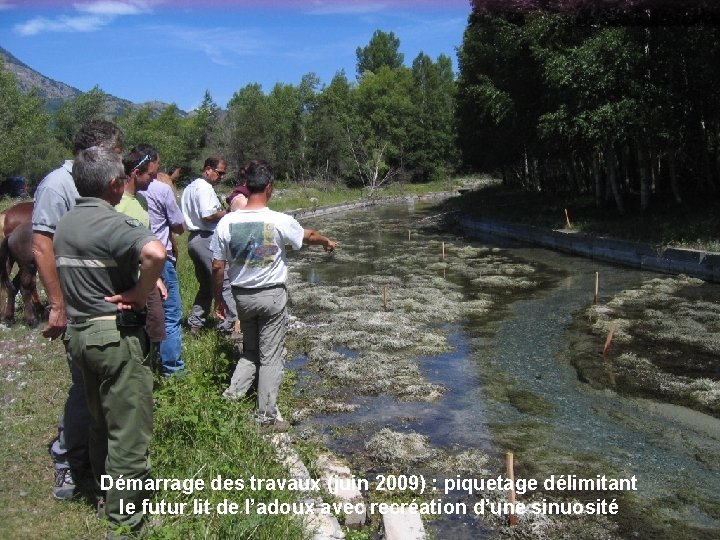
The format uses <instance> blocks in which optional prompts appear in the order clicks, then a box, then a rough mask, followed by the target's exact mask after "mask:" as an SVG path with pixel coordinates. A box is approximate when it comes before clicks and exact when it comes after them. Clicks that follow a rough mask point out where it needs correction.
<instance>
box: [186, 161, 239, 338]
mask: <svg viewBox="0 0 720 540" xmlns="http://www.w3.org/2000/svg"><path fill="white" fill-rule="evenodd" d="M226 171H227V163H226V162H225V160H224V159H223V158H222V157H220V156H212V157H209V158H207V159H206V160H205V164H204V166H203V173H202V176H201V177H199V178H197V179H195V180H194V181H193V182H192V183H191V184H190V185H189V186H187V187H186V188H185V190H184V191H183V194H182V198H181V200H180V208H181V209H182V212H183V214H184V215H185V228H186V229H187V230H188V231H189V232H190V237H189V239H188V255H190V259H191V260H192V262H193V266H194V267H195V278H196V279H197V280H198V285H199V288H198V292H197V294H196V295H195V300H194V301H193V306H192V308H191V309H190V314H189V316H188V319H187V323H188V326H189V327H190V334H191V335H197V334H198V333H199V332H200V330H201V329H202V328H203V327H204V326H205V322H206V320H207V317H208V316H209V315H210V306H211V305H212V300H213V291H212V258H213V256H212V251H210V239H211V238H212V235H213V233H214V232H215V227H216V226H217V223H218V221H220V219H221V218H222V217H223V216H224V215H225V210H223V207H222V203H221V202H220V199H219V198H218V196H217V194H216V193H215V186H216V185H218V184H219V183H220V182H221V181H222V179H223V176H225V172H226ZM226 285H227V286H226V287H225V288H224V289H225V290H224V291H223V295H224V296H225V299H226V301H227V302H228V303H230V304H232V305H233V306H234V300H233V298H232V292H231V290H230V286H229V282H227V280H226ZM234 323H235V320H234V318H233V317H232V316H230V317H227V319H226V320H225V321H221V322H220V328H221V330H223V331H226V332H232V328H233V325H234Z"/></svg>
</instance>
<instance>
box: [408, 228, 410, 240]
mask: <svg viewBox="0 0 720 540" xmlns="http://www.w3.org/2000/svg"><path fill="white" fill-rule="evenodd" d="M409 241H410V229H408V242H409Z"/></svg>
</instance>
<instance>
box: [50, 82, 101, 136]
mask: <svg viewBox="0 0 720 540" xmlns="http://www.w3.org/2000/svg"><path fill="white" fill-rule="evenodd" d="M106 105H107V94H106V93H105V92H103V91H102V89H101V88H100V87H99V86H95V87H94V88H93V89H92V90H90V91H88V92H85V93H84V94H80V95H79V96H77V97H76V98H75V99H73V100H71V101H65V102H63V104H62V105H60V108H59V109H58V110H57V112H56V113H55V122H54V132H55V137H56V138H57V140H58V141H59V142H60V144H62V145H63V146H64V147H65V148H67V149H68V150H71V149H72V141H73V137H75V134H76V133H77V132H78V131H80V128H81V127H82V126H83V125H85V124H86V123H88V122H89V121H90V120H96V119H98V118H108V115H107V112H106V109H107V107H106Z"/></svg>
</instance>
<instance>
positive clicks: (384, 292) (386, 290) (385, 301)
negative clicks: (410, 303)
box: [383, 285, 388, 311]
mask: <svg viewBox="0 0 720 540" xmlns="http://www.w3.org/2000/svg"><path fill="white" fill-rule="evenodd" d="M387 292H388V286H387V285H385V286H384V287H383V309H384V310H385V311H387V310H388V307H387Z"/></svg>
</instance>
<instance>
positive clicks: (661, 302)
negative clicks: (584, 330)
mask: <svg viewBox="0 0 720 540" xmlns="http://www.w3.org/2000/svg"><path fill="white" fill-rule="evenodd" d="M703 286H704V282H703V281H701V280H699V279H695V278H689V277H687V276H676V277H668V278H653V279H650V280H648V281H647V282H645V283H644V284H643V285H642V286H641V287H640V288H638V289H633V290H626V291H622V292H621V293H620V294H618V295H616V296H615V297H614V298H612V299H611V300H610V301H608V302H607V303H606V304H605V305H596V306H592V307H590V308H589V310H588V315H589V317H590V319H591V320H592V321H593V322H592V326H591V330H592V332H593V333H594V334H596V335H598V337H600V338H602V337H604V336H606V335H607V333H608V332H609V329H610V326H611V325H612V324H615V325H616V330H615V334H614V337H613V344H614V345H615V346H616V347H617V346H618V345H619V347H617V349H616V350H615V354H614V355H613V356H612V357H611V366H612V368H611V369H612V370H613V371H614V372H615V373H616V375H617V376H618V377H617V380H616V381H615V382H614V383H613V377H609V378H608V379H607V380H608V381H609V382H611V383H612V384H615V385H617V388H618V389H621V390H624V391H630V392H634V393H637V394H640V395H643V396H651V397H659V398H661V399H663V400H666V401H669V402H672V403H677V404H681V405H686V406H688V407H692V408H694V409H698V410H701V411H704V412H709V413H710V414H714V415H716V416H719V415H720V400H719V399H718V395H719V394H720V390H719V389H720V380H718V379H719V378H720V305H719V304H718V302H714V301H709V298H708V297H707V295H712V294H715V295H716V294H717V292H716V291H715V290H714V289H712V288H709V287H710V286H707V285H705V286H704V287H705V288H703ZM706 290H707V292H705V291H706ZM579 366H580V369H581V371H582V372H583V374H584V376H586V377H589V378H591V379H592V380H595V381H598V379H597V377H596V375H597V370H595V369H593V368H592V367H586V368H583V363H582V362H580V363H579Z"/></svg>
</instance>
